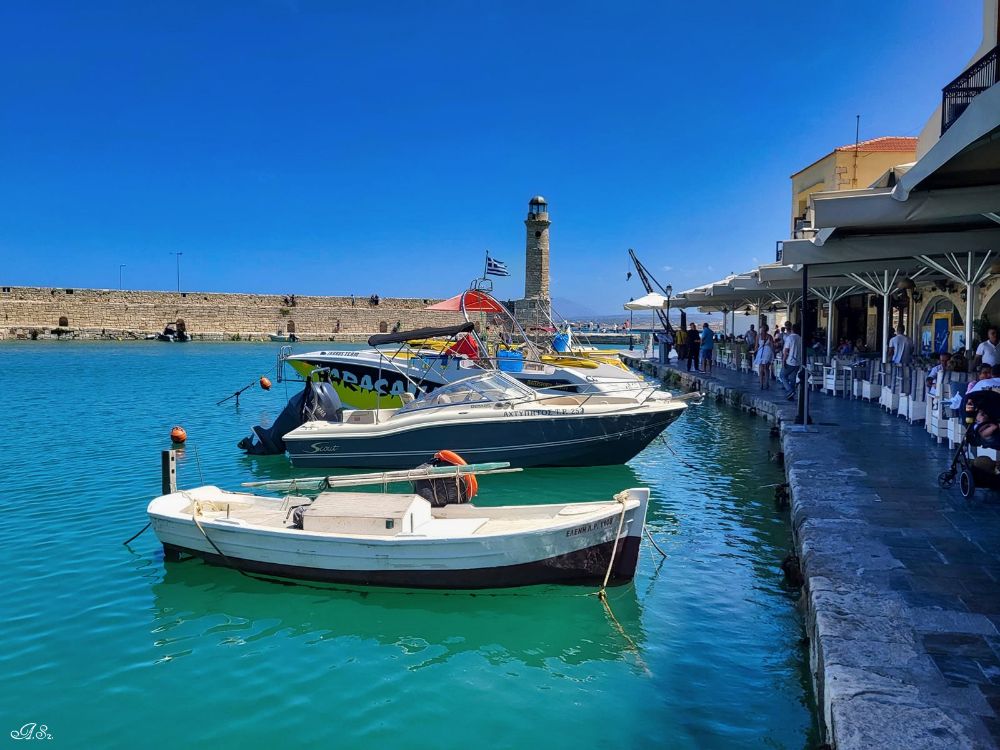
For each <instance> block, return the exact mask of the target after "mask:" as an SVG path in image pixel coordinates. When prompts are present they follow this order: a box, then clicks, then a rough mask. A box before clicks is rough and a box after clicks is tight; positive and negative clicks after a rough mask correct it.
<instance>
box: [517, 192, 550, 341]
mask: <svg viewBox="0 0 1000 750" xmlns="http://www.w3.org/2000/svg"><path fill="white" fill-rule="evenodd" d="M551 223H552V222H551V221H549V206H548V204H547V203H546V202H545V198H543V197H542V196H540V195H536V196H535V197H534V198H532V199H531V200H530V201H529V202H528V218H526V219H525V220H524V226H525V227H526V228H527V236H526V239H525V247H524V299H521V300H517V301H516V302H515V303H514V310H515V316H516V317H517V322H518V323H520V324H521V325H522V326H524V327H528V326H537V327H541V326H547V325H548V324H549V321H550V320H551V318H552V298H551V297H550V296H549V225H550V224H551Z"/></svg>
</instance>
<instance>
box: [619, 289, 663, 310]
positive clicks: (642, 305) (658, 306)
mask: <svg viewBox="0 0 1000 750" xmlns="http://www.w3.org/2000/svg"><path fill="white" fill-rule="evenodd" d="M666 306H667V298H666V297H664V296H663V295H662V294H659V293H657V292H650V293H649V294H647V295H645V296H643V297H639V299H634V300H632V301H631V302H626V303H625V309H626V310H662V309H663V308H665V307H666Z"/></svg>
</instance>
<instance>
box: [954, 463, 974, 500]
mask: <svg viewBox="0 0 1000 750" xmlns="http://www.w3.org/2000/svg"><path fill="white" fill-rule="evenodd" d="M958 489H959V491H961V493H962V497H964V498H965V499H966V500H968V499H969V498H971V497H972V495H973V494H974V493H975V491H976V482H975V480H974V479H973V478H972V472H971V471H969V469H962V471H961V473H960V474H959V475H958Z"/></svg>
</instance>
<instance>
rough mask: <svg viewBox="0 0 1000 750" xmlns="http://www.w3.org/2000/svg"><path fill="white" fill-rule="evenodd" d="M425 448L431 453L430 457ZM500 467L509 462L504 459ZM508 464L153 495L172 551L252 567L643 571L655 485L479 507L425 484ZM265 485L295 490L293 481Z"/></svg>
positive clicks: (399, 573)
mask: <svg viewBox="0 0 1000 750" xmlns="http://www.w3.org/2000/svg"><path fill="white" fill-rule="evenodd" d="M425 456H426V454H425ZM501 466H503V465H502V464H501ZM502 470H505V469H502V468H498V467H495V466H494V467H490V469H489V470H487V471H482V469H481V468H480V467H476V466H452V467H450V468H449V467H435V468H422V469H418V470H417V472H416V473H420V474H421V476H424V477H426V476H428V475H429V473H434V472H436V473H434V475H433V477H431V478H430V479H422V480H420V481H421V482H424V483H425V484H424V486H423V487H422V488H420V490H419V491H418V484H419V483H417V482H415V483H414V485H413V490H414V491H413V492H410V493H404V494H393V493H388V492H331V491H322V492H320V493H319V494H318V495H317V496H316V497H315V498H314V499H310V498H307V497H304V496H302V495H298V494H296V495H287V496H285V497H282V498H274V497H266V496H261V495H254V494H250V493H245V492H227V491H224V490H221V489H219V488H218V487H214V486H204V487H196V488H194V489H190V490H178V491H174V492H171V493H169V494H166V495H163V496H161V497H157V498H155V499H154V500H153V501H152V502H150V504H149V507H148V509H147V512H148V515H149V518H150V522H151V524H152V527H153V531H154V533H155V534H156V536H157V538H158V539H159V540H160V542H161V544H162V545H163V549H164V557H165V559H167V560H177V559H179V558H180V556H181V555H183V554H190V555H194V556H197V557H200V558H203V559H204V560H205V561H206V562H209V563H211V564H217V565H225V566H228V567H233V568H237V569H239V570H242V571H246V572H249V573H258V574H266V575H272V576H280V577H284V578H296V579H306V580H313V581H326V582H333V583H352V584H361V585H384V586H404V587H418V588H455V589H474V588H493V587H505V586H525V585H532V584H542V583H577V584H584V583H603V582H605V581H606V582H608V583H612V584H620V583H625V582H627V581H629V580H631V579H632V577H633V576H634V575H635V569H636V564H637V561H638V555H639V545H640V542H641V539H642V534H643V529H644V525H645V519H646V509H647V506H648V504H649V490H648V489H645V488H635V489H629V490H623V491H622V492H619V493H618V494H617V495H615V497H614V498H613V499H610V500H605V501H598V502H573V503H560V504H538V503H537V502H533V503H531V504H526V505H510V506H500V507H478V506H475V505H472V504H471V503H469V502H468V501H467V499H464V496H463V498H461V499H446V500H445V501H438V495H437V489H433V488H432V490H431V492H428V491H427V490H428V484H433V483H434V482H440V483H443V484H442V486H443V487H444V488H445V489H447V488H448V487H451V486H455V485H456V484H458V483H459V482H464V481H465V480H466V479H468V478H470V477H469V474H472V473H490V471H502ZM410 473H411V472H396V473H395V474H396V475H395V476H393V475H392V474H388V475H387V474H386V473H380V474H378V475H368V476H366V477H343V476H341V477H330V478H327V479H326V480H325V484H326V485H328V486H333V487H337V486H351V485H352V484H355V485H356V484H383V483H388V482H391V481H399V475H400V474H404V475H406V474H410ZM301 481H302V480H291V481H289V482H271V483H256V485H257V486H260V485H261V484H270V485H271V486H272V488H275V486H277V485H282V486H284V487H285V488H291V485H292V484H294V483H295V482H301Z"/></svg>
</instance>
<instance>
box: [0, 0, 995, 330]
mask: <svg viewBox="0 0 1000 750" xmlns="http://www.w3.org/2000/svg"><path fill="white" fill-rule="evenodd" d="M981 12H982V3H981V0H948V2H938V1H931V0H910V1H908V2H904V1H903V0H880V2H878V3H874V2H868V1H861V0H858V1H855V2H826V3H801V2H777V1H775V2H766V3H747V2H717V3H710V2H702V3H690V2H649V3H634V2H619V3H596V2H582V3H580V2H574V3H557V2H550V3H544V2H535V3H518V2H490V3H487V2H482V3H476V2H433V3H432V2H405V3H404V2H394V3H385V2H369V3H346V2H334V1H332V0H328V1H326V2H306V1H304V0H299V1H297V2H296V1H295V0H286V1H285V2H256V3H254V2H233V3H226V2H210V3H205V2H198V3H195V2H173V3H151V2H138V1H137V0H131V1H130V2H122V3H105V2H101V1H100V0H93V2H88V3H70V2H66V3H51V2H44V1H37V0H36V1H33V0H24V1H21V2H15V1H13V0H12V1H11V2H6V3H3V4H2V5H0V69H2V70H3V71H4V74H3V76H0V102H2V105H0V165H2V167H0V168H2V171H3V179H2V180H0V206H2V209H0V260H2V263H0V282H2V283H3V284H10V285H47V286H77V287H83V286H97V287H116V286H117V285H118V272H119V264H121V263H124V264H126V266H127V267H126V269H125V271H124V278H125V284H126V286H127V287H130V288H138V289H172V288H174V286H175V283H176V282H175V266H174V263H175V259H174V257H172V256H171V255H170V253H171V252H182V253H183V256H182V260H181V283H182V286H183V287H184V288H185V289H188V290H205V291H255V292H277V293H282V294H285V293H297V294H349V293H356V294H370V293H372V292H378V293H379V294H381V295H383V296H390V295H401V296H414V297H425V296H447V295H450V294H453V293H456V292H457V291H458V290H459V289H461V288H464V287H465V286H466V285H467V284H468V282H469V281H470V279H472V278H473V277H474V276H476V275H477V274H478V273H479V272H480V270H481V268H482V258H483V251H484V249H486V248H489V249H490V250H491V251H492V253H493V255H494V256H495V257H497V258H500V259H501V260H504V261H506V262H507V264H508V265H509V266H510V267H511V270H512V272H513V275H512V276H511V277H510V278H509V279H502V280H499V281H498V282H497V289H498V293H499V296H503V297H518V296H520V294H521V292H522V291H523V257H524V250H523V248H524V225H523V224H522V220H523V219H524V216H525V214H526V211H527V202H528V199H529V198H530V197H531V196H532V195H534V194H536V193H541V194H543V195H545V196H546V198H548V200H549V203H550V206H551V213H552V220H553V225H552V230H551V239H552V255H551V263H552V285H553V293H554V295H556V296H558V297H562V298H567V299H570V300H573V301H575V302H577V303H579V304H582V305H584V306H586V307H589V308H590V309H592V310H594V311H596V312H610V311H614V310H618V309H620V304H621V302H622V300H623V299H627V298H628V297H629V296H638V295H639V294H641V293H642V292H641V290H640V289H639V287H638V285H637V284H636V281H635V280H634V279H633V281H632V282H631V283H626V281H625V271H626V270H627V255H626V250H627V248H628V247H634V248H636V250H637V251H638V252H639V254H640V257H641V258H642V259H643V260H645V261H646V262H647V264H648V265H649V266H650V267H651V268H653V269H655V271H656V272H657V273H658V274H659V276H660V280H661V281H662V282H664V283H667V282H670V283H672V284H673V285H674V287H675V288H676V289H682V288H685V287H689V286H694V285H695V284H699V283H704V282H706V281H710V280H713V279H715V278H718V277H719V276H721V275H724V274H725V273H727V272H729V271H731V270H735V271H742V270H745V269H746V268H748V267H750V266H751V265H753V264H754V262H755V259H756V260H757V261H759V262H766V261H768V260H769V259H770V258H772V257H773V252H774V243H775V240H778V239H781V238H783V237H784V236H785V235H786V233H787V225H788V212H789V205H790V182H789V179H788V177H789V175H790V174H791V173H792V172H793V171H796V170H797V169H799V168H801V167H803V166H805V165H806V164H808V163H810V162H812V161H814V160H815V159H817V158H819V157H820V156H822V155H823V154H825V153H827V152H828V151H830V150H831V149H832V148H833V147H835V146H839V145H843V144H845V143H850V142H852V141H853V139H854V117H855V115H856V114H861V116H862V121H861V135H862V138H870V137H875V136H880V135H917V134H918V133H919V132H920V130H921V128H922V127H923V125H924V123H925V122H926V120H927V118H928V117H929V116H930V114H931V112H932V111H933V110H934V107H935V106H936V105H937V103H938V101H939V99H940V89H941V87H942V86H943V85H945V84H946V83H947V82H948V81H949V80H950V79H951V78H953V77H954V76H955V75H957V74H958V73H959V72H961V70H962V68H963V66H964V64H965V62H966V61H967V59H968V58H969V56H971V54H972V53H973V52H974V50H975V49H976V47H977V46H978V43H979V39H980V35H981Z"/></svg>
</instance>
